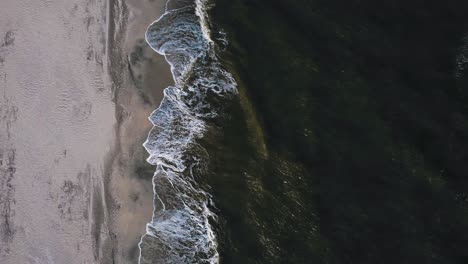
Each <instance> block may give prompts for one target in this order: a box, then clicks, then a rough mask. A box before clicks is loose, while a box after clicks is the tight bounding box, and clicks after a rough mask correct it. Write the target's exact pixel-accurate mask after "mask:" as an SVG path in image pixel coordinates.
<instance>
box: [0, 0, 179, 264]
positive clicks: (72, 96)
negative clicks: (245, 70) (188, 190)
mask: <svg viewBox="0 0 468 264" xmlns="http://www.w3.org/2000/svg"><path fill="white" fill-rule="evenodd" d="M132 2H133V3H130V1H127V2H123V1H104V0H100V1H91V0H70V1H59V0H41V1H37V0H24V1H16V0H2V1H1V3H0V263H2V264H10V263H129V262H134V263H135V262H136V259H137V255H138V252H137V243H138V240H139V237H140V236H141V235H142V234H143V233H144V229H145V223H147V222H148V221H149V219H150V218H151V213H152V186H151V176H152V170H151V169H150V168H148V165H146V164H145V161H144V159H145V157H146V152H145V151H144V149H143V147H142V146H141V144H142V143H143V141H144V139H145V138H146V136H147V132H148V130H149V129H150V127H151V124H150V123H149V121H148V120H147V116H148V115H149V113H150V112H151V111H152V110H154V109H155V108H156V107H157V105H158V104H159V100H160V98H161V95H162V89H163V88H164V87H165V86H167V85H168V84H170V80H171V75H170V72H169V69H168V66H167V65H166V64H165V62H164V59H163V58H162V57H160V56H158V55H156V54H153V53H151V52H149V50H148V48H147V47H146V44H145V43H144V41H143V36H144V31H145V29H146V26H147V25H148V24H149V23H151V21H152V20H154V19H155V18H157V17H158V16H159V15H160V13H161V12H162V11H163V6H164V4H163V1H136V0H132ZM130 30H133V31H132V32H130ZM148 73H149V74H148Z"/></svg>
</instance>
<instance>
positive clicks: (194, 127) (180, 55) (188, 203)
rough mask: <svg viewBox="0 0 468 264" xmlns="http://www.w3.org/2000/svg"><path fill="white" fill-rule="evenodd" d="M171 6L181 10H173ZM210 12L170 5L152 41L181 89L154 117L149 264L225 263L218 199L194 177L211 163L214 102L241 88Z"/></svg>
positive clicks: (194, 5)
mask: <svg viewBox="0 0 468 264" xmlns="http://www.w3.org/2000/svg"><path fill="white" fill-rule="evenodd" d="M169 2H171V6H174V7H175V8H173V9H169ZM206 6H207V1H206V0H194V1H192V2H189V1H181V2H177V1H168V3H167V4H166V12H165V13H164V14H163V15H162V16H161V17H160V18H159V19H158V20H156V21H155V22H153V23H152V24H151V25H150V26H149V27H148V30H147V33H146V35H145V39H146V41H147V42H148V44H149V45H150V46H151V48H152V49H153V50H155V51H156V52H157V53H159V54H161V55H164V56H165V59H166V61H167V62H168V63H169V65H170V66H171V72H172V76H173V78H174V81H175V85H174V86H172V87H168V88H166V89H165V91H164V98H163V100H162V102H161V104H160V106H159V108H158V109H156V110H155V111H154V112H153V113H152V114H151V115H150V117H149V119H150V121H151V122H152V123H153V125H154V127H153V129H152V130H151V131H150V133H149V135H148V139H147V140H146V141H145V143H144V144H143V146H144V147H145V148H146V150H147V151H148V153H149V157H148V159H147V161H148V162H149V163H151V164H154V165H157V170H156V172H155V174H154V176H153V191H154V193H155V197H154V211H153V217H152V221H151V222H150V223H148V224H147V227H146V234H145V235H144V236H142V238H141V240H140V243H139V248H140V256H139V263H142V264H143V263H155V262H158V263H159V262H163V263H218V262H219V254H218V251H217V247H218V244H217V239H216V235H215V232H214V230H213V228H212V226H211V224H210V220H211V221H216V215H215V214H214V213H213V212H212V211H211V210H210V209H209V206H208V204H212V201H211V195H210V194H209V193H207V192H205V191H204V190H203V189H202V188H201V187H200V186H199V184H198V182H197V181H196V180H195V178H194V175H193V173H194V170H196V171H197V172H198V173H200V172H203V170H204V169H205V167H206V163H207V162H208V155H207V152H206V150H204V149H203V147H202V146H200V145H198V144H197V143H196V141H197V139H199V138H201V137H203V135H204V133H205V131H206V120H207V119H210V118H213V117H216V116H217V115H218V114H219V113H218V112H217V111H216V110H215V109H213V106H212V105H210V103H209V102H208V101H207V99H208V97H211V98H210V99H213V98H212V97H213V96H218V97H220V98H221V97H225V96H229V95H234V94H236V93H237V88H236V87H237V85H236V83H235V81H234V79H233V78H232V76H231V75H230V74H229V73H228V72H227V71H226V70H224V69H223V68H222V67H221V64H220V63H219V61H218V60H217V58H216V54H215V53H214V50H215V49H214V43H213V41H212V40H211V38H210V34H211V33H210V28H209V24H208V14H207V10H206Z"/></svg>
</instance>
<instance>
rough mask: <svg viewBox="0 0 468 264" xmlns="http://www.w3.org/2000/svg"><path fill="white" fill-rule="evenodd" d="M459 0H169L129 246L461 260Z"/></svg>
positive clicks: (310, 257) (151, 250)
mask: <svg viewBox="0 0 468 264" xmlns="http://www.w3.org/2000/svg"><path fill="white" fill-rule="evenodd" d="M467 32H468V4H466V3H465V2H463V1H456V0H453V1H448V2H446V3H435V2H434V3H432V2H430V3H422V1H414V2H408V1H403V0H401V1H400V0H396V1H384V2H381V3H377V2H375V1H370V0H364V1H363V0H360V1H347V2H343V1H338V0H329V1H321V0H313V1H304V0H291V1H280V0H256V1H251V0H216V1H201V0H200V1H195V0H194V1H188V0H187V1H169V2H168V3H167V12H166V13H165V14H164V15H163V16H162V17H161V18H159V19H158V20H157V21H155V22H154V23H153V24H152V25H150V26H149V28H148V31H147V34H146V39H147V42H148V44H149V45H150V46H151V47H152V48H153V49H154V50H155V52H158V53H160V54H163V55H164V56H165V57H166V60H167V61H168V63H169V64H170V65H171V70H172V73H173V77H174V80H175V86H174V87H168V88H167V89H166V90H165V97H164V100H163V101H162V103H161V105H160V107H159V108H158V109H157V110H155V111H154V112H153V114H152V115H151V116H150V120H151V122H153V124H154V128H153V130H152V131H151V132H150V134H149V136H148V140H147V141H146V142H145V144H144V146H145V148H146V149H147V150H148V153H149V154H150V156H149V158H148V162H150V163H151V164H154V165H157V171H156V172H155V174H154V178H153V184H154V191H155V199H154V207H155V210H154V214H153V219H152V221H151V222H150V223H149V224H148V226H147V232H146V234H145V235H144V236H143V237H142V239H141V242H140V250H141V254H140V263H236V264H237V263H369V264H374V263H467V262H468V255H467V254H466V248H467V247H468V199H467V197H468V181H467V180H466V175H468V165H467V164H468V153H467V149H468V137H467V135H468V108H467V107H466V106H467V105H468V96H467V95H468V93H467V92H466V91H467V90H466V87H468V86H467V85H468V83H467V77H466V76H467V75H466V69H467V67H466V60H467V59H466V57H467V45H466V43H467V39H466V34H467Z"/></svg>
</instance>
